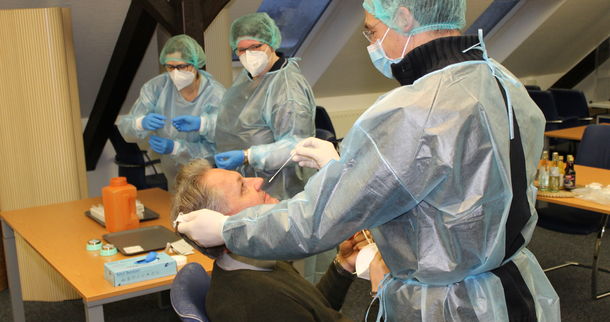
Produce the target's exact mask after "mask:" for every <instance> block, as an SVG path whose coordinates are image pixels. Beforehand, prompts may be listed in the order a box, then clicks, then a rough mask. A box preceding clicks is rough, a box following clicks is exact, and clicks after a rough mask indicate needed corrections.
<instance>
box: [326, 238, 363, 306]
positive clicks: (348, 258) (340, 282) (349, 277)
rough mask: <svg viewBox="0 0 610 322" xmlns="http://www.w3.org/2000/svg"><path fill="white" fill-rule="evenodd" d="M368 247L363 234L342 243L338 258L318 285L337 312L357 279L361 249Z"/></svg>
mask: <svg viewBox="0 0 610 322" xmlns="http://www.w3.org/2000/svg"><path fill="white" fill-rule="evenodd" d="M366 245H368V241H367V238H366V237H365V236H364V235H363V234H362V233H361V232H358V233H356V234H354V236H352V237H351V238H350V239H348V240H346V241H344V242H342V243H341V245H339V252H338V253H337V257H336V258H335V260H334V261H333V262H332V263H331V264H330V266H329V267H328V270H326V274H324V276H322V279H320V281H319V282H318V284H317V285H316V288H317V289H318V290H319V291H320V293H322V295H323V296H324V298H326V300H327V301H328V303H330V306H331V307H332V308H333V309H335V310H337V311H338V310H340V309H341V306H342V305H343V302H344V300H345V295H346V294H347V290H348V289H349V286H350V285H351V284H352V282H353V281H354V279H355V278H356V275H355V271H356V258H357V257H358V253H359V252H360V249H362V248H363V247H365V246H366Z"/></svg>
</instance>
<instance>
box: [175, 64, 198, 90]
mask: <svg viewBox="0 0 610 322" xmlns="http://www.w3.org/2000/svg"><path fill="white" fill-rule="evenodd" d="M169 77H170V78H171V79H172V82H174V85H176V88H177V89H178V90H179V91H180V90H182V89H183V88H185V87H187V86H189V85H191V84H192V83H193V81H194V80H195V74H193V72H189V71H186V70H184V71H183V70H177V69H174V70H172V71H171V72H169Z"/></svg>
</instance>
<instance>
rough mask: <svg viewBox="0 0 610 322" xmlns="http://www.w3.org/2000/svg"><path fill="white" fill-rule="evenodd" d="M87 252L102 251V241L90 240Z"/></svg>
mask: <svg viewBox="0 0 610 322" xmlns="http://www.w3.org/2000/svg"><path fill="white" fill-rule="evenodd" d="M86 248H87V250H88V251H96V250H100V249H102V241H101V240H99V239H89V241H87V247H86Z"/></svg>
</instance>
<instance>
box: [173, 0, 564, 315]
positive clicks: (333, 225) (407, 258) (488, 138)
mask: <svg viewBox="0 0 610 322" xmlns="http://www.w3.org/2000/svg"><path fill="white" fill-rule="evenodd" d="M363 7H364V9H365V31H364V34H365V36H366V37H367V39H368V40H369V42H370V45H369V47H368V51H369V53H370V56H371V60H372V61H373V63H374V65H375V66H376V67H377V69H378V70H379V71H380V72H382V73H384V74H385V75H386V76H388V77H392V78H395V79H396V80H397V81H398V83H399V84H400V85H401V86H400V87H397V88H395V89H394V90H392V91H390V92H388V93H386V94H385V95H383V96H381V97H380V98H379V99H378V100H377V102H375V103H374V104H373V105H372V106H371V107H369V108H368V109H367V110H366V111H365V112H364V114H363V115H362V116H361V117H360V118H359V119H358V120H357V121H356V122H355V124H354V126H353V127H352V128H351V130H350V131H349V132H348V134H347V135H346V137H345V139H344V140H343V142H342V145H341V156H340V157H339V156H338V155H337V154H336V153H335V152H334V151H333V150H332V149H331V148H330V147H329V146H328V144H326V143H325V142H321V141H319V140H316V139H306V140H305V141H303V142H302V143H300V144H299V146H298V147H297V148H296V156H295V158H294V159H295V160H296V161H299V162H301V164H303V165H308V164H309V165H311V166H315V167H319V168H320V170H319V172H318V173H317V174H316V175H314V176H313V177H312V178H311V179H310V180H309V182H308V183H307V186H306V187H305V190H304V192H302V193H300V194H298V195H296V196H294V197H293V198H292V199H289V200H284V201H282V202H280V203H279V204H277V205H274V206H273V207H270V206H258V207H252V208H248V209H246V210H244V211H242V212H241V213H239V214H236V215H234V216H231V217H226V216H223V215H222V214H218V213H215V212H212V211H210V214H209V215H207V216H199V217H197V218H195V220H191V221H188V222H183V223H180V225H179V226H178V229H179V230H181V231H183V232H184V233H186V234H187V235H189V236H191V237H192V238H193V239H196V240H197V241H198V242H199V243H201V244H203V245H206V246H212V245H217V244H222V243H224V244H225V245H226V247H227V248H228V249H230V250H231V251H232V252H234V253H237V254H239V255H242V256H248V257H254V258H291V257H294V256H303V255H304V254H309V253H314V252H318V251H321V250H324V249H328V248H330V247H334V246H335V245H336V244H337V243H338V242H340V241H341V240H342V239H344V238H345V237H346V236H349V235H350V234H353V233H354V232H355V231H358V230H360V229H363V228H370V230H371V232H372V233H373V236H374V238H375V241H376V243H377V246H378V249H379V251H380V253H381V255H382V257H383V260H384V262H385V264H386V265H387V267H388V268H389V270H390V273H389V274H387V275H386V277H385V278H384V279H383V280H382V281H381V283H380V285H379V288H378V293H377V297H379V299H380V311H379V315H378V319H380V318H381V317H385V321H417V320H422V321H559V320H560V311H559V298H558V296H557V293H556V292H555V290H554V289H553V287H552V286H551V284H550V283H549V281H548V279H547V278H546V276H545V274H544V272H543V271H542V269H541V268H540V265H539V264H538V261H537V260H536V258H535V256H534V255H533V254H532V253H531V252H530V251H529V250H528V249H527V248H526V245H527V244H528V242H529V241H530V238H531V236H532V233H533V231H534V228H535V225H536V221H537V214H536V211H535V208H534V203H535V196H536V188H535V187H534V186H533V179H534V175H535V172H536V164H537V160H538V158H539V156H540V153H541V150H542V144H543V131H544V123H545V120H544V117H543V115H542V113H541V112H540V109H538V108H537V107H536V105H535V103H534V102H533V101H532V100H531V99H530V98H529V96H528V94H527V91H526V90H525V88H524V87H523V85H522V84H520V83H519V82H518V81H517V79H516V78H515V76H513V75H512V74H511V73H510V72H509V71H508V70H507V69H505V68H504V67H503V66H502V65H500V64H499V63H498V62H496V61H494V60H493V59H491V58H489V57H488V55H487V50H486V48H485V43H484V42H483V36H482V32H479V35H478V37H477V36H461V35H460V33H459V29H460V28H462V27H463V26H464V15H465V1H464V0H434V1H426V0H366V1H364V4H363Z"/></svg>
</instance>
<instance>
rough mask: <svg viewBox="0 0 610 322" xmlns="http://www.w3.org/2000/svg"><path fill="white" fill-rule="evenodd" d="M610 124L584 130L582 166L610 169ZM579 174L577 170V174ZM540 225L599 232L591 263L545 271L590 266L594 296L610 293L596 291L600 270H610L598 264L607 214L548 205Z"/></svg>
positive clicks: (542, 211)
mask: <svg viewBox="0 0 610 322" xmlns="http://www.w3.org/2000/svg"><path fill="white" fill-rule="evenodd" d="M609 137H610V126H606V125H590V126H588V127H587V129H586V130H585V133H584V135H583V138H582V142H581V144H580V146H579V148H578V154H577V155H576V163H577V164H580V165H585V166H590V167H597V168H604V169H610V141H609V140H608V138H609ZM576 175H577V176H578V173H576ZM537 211H538V223H537V225H538V226H540V227H543V228H546V229H549V230H553V231H556V232H561V233H566V234H575V235H588V234H591V233H594V232H597V239H596V240H595V244H594V247H593V261H592V264H591V265H585V264H581V263H578V262H567V263H564V264H561V265H557V266H553V267H549V268H547V269H545V270H544V271H545V272H550V271H553V270H556V269H560V268H564V267H568V266H576V267H582V268H588V269H591V297H592V298H593V299H594V300H596V299H600V298H602V297H606V296H608V295H610V292H605V293H601V294H600V293H598V292H597V273H598V271H602V272H605V273H610V270H608V269H606V268H601V267H599V253H600V250H601V242H602V238H603V237H604V232H605V229H606V226H607V224H608V215H604V214H600V213H596V212H592V211H586V210H581V209H577V208H572V207H566V206H560V205H555V204H549V205H548V207H545V208H538V207H537Z"/></svg>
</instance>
